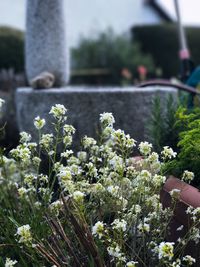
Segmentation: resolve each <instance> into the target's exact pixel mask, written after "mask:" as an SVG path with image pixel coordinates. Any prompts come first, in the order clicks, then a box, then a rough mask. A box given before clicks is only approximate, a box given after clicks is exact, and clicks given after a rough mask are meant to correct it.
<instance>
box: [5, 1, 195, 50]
mask: <svg viewBox="0 0 200 267" xmlns="http://www.w3.org/2000/svg"><path fill="white" fill-rule="evenodd" d="M64 1H65V4H66V15H67V16H66V17H67V18H68V20H69V21H70V22H71V23H68V21H67V23H68V24H69V28H71V29H73V30H71V32H69V34H70V36H69V37H70V38H69V39H70V40H72V45H73V44H74V43H75V42H76V41H77V40H76V39H77V35H78V34H79V33H80V32H81V33H83V35H84V33H85V32H86V28H89V27H90V29H91V32H92V31H93V32H95V29H97V28H98V27H99V28H103V29H104V28H105V25H108V24H109V23H112V21H115V25H114V26H115V28H116V30H118V29H119V28H120V27H121V29H122V30H123V27H124V28H125V27H127V25H129V26H130V27H131V26H132V22H133V21H134V10H133V11H132V10H131V8H129V9H127V7H126V5H127V6H132V7H133V8H134V4H135V7H136V5H137V3H138V1H139V0H64ZM141 1H143V0H141ZM157 1H158V2H159V3H160V4H161V5H163V7H165V9H166V10H168V11H169V13H170V14H172V16H173V17H174V18H175V10H174V4H173V3H174V0H157ZM25 3H26V0H0V25H9V26H13V27H16V28H19V29H22V30H24V29H25V9H26V8H25V7H26V4H25ZM122 3H123V4H122ZM113 6H114V7H115V8H113ZM179 6H180V11H181V15H182V21H183V24H184V25H193V26H199V27H200V0H179ZM90 10H93V11H92V12H90ZM101 14H103V15H104V19H101V18H99V20H97V19H96V18H97V17H98V16H99V17H100V16H101ZM87 17H92V19H90V20H89V19H88V18H87ZM91 21H92V23H91ZM98 23H99V25H98ZM106 23H107V24H106ZM72 27H73V28H72ZM115 28H114V30H115Z"/></svg>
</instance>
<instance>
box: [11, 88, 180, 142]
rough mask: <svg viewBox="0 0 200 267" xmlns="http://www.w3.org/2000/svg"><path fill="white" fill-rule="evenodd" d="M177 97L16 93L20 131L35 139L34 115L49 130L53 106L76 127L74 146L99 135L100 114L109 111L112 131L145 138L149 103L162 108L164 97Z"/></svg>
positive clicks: (132, 92) (136, 91)
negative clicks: (156, 99) (65, 112)
mask: <svg viewBox="0 0 200 267" xmlns="http://www.w3.org/2000/svg"><path fill="white" fill-rule="evenodd" d="M169 94H172V95H173V97H174V98H177V90H175V89H171V88H162V89H161V88H159V87H157V88H156V87H152V88H148V89H147V88H145V89H144V88H135V87H127V88H120V87H116V88H109V87H107V88H105V87H102V88H92V87H85V88H84V87H70V86H68V87H66V88H60V89H48V90H33V89H31V88H20V89H18V90H17V92H16V106H17V119H18V124H19V129H20V130H21V131H28V132H30V133H31V134H32V135H33V136H36V130H35V129H34V126H33V120H34V118H35V117H36V116H38V115H39V116H41V117H44V118H45V119H46V121H47V125H46V126H45V129H44V131H46V132H49V131H52V129H51V125H50V123H49V121H50V115H49V110H50V108H51V106H52V105H54V104H63V105H65V107H66V108H67V109H68V123H70V124H72V125H73V126H74V127H75V128H76V130H77V131H76V135H75V143H76V144H77V142H80V139H81V138H82V137H83V136H84V135H88V136H93V137H95V136H96V134H97V132H98V123H99V114H100V113H102V112H112V113H113V115H114V117H115V120H116V123H115V125H114V127H115V129H118V128H121V129H123V130H125V132H126V133H129V134H130V135H131V136H132V137H133V138H135V139H136V140H137V141H143V140H144V139H146V138H145V128H146V125H147V122H148V120H149V118H150V116H151V109H152V100H153V99H154V97H156V96H160V99H161V101H162V103H163V107H164V106H165V103H166V100H167V97H168V96H169Z"/></svg>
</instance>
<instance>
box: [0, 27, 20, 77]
mask: <svg viewBox="0 0 200 267" xmlns="http://www.w3.org/2000/svg"><path fill="white" fill-rule="evenodd" d="M9 68H12V69H14V71H15V72H22V71H23V70H24V34H23V32H22V31H19V30H17V29H14V28H10V27H0V69H9Z"/></svg>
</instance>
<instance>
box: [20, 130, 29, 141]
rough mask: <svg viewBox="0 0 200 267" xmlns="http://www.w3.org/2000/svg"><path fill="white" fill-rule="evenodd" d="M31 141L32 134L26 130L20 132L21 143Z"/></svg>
mask: <svg viewBox="0 0 200 267" xmlns="http://www.w3.org/2000/svg"><path fill="white" fill-rule="evenodd" d="M30 141H31V135H30V134H28V133H26V132H21V133H20V143H28V142H30Z"/></svg>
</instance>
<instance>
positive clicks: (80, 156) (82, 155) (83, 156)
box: [77, 151, 87, 162]
mask: <svg viewBox="0 0 200 267" xmlns="http://www.w3.org/2000/svg"><path fill="white" fill-rule="evenodd" d="M77 157H78V159H79V160H80V161H83V162H84V161H86V159H87V152H85V151H79V152H78V153H77Z"/></svg>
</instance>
